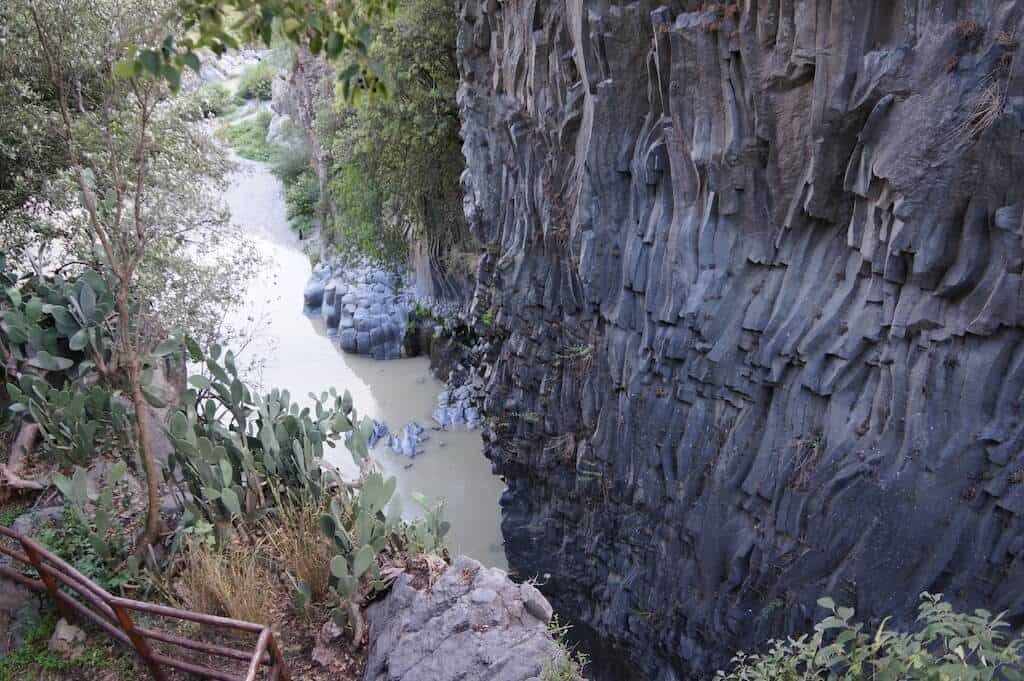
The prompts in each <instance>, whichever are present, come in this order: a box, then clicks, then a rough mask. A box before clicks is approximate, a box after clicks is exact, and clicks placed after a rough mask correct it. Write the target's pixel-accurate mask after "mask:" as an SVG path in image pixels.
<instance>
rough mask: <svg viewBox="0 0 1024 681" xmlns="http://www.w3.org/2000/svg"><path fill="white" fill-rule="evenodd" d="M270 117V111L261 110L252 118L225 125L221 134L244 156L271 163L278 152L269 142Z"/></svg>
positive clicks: (252, 159)
mask: <svg viewBox="0 0 1024 681" xmlns="http://www.w3.org/2000/svg"><path fill="white" fill-rule="evenodd" d="M270 117H271V115H270V112H269V111H261V112H259V113H258V114H256V115H255V116H254V117H252V118H247V119H245V120H243V121H241V122H239V123H235V124H234V125H226V126H224V127H223V128H221V129H220V135H221V137H222V138H223V139H224V141H226V142H227V143H228V144H230V145H231V148H232V149H234V150H235V152H237V153H238V155H239V156H241V157H242V158H247V159H249V160H250V161H263V162H264V163H269V162H270V161H273V160H274V158H275V156H276V154H277V149H276V148H275V147H274V146H273V145H272V144H267V128H269V127H270Z"/></svg>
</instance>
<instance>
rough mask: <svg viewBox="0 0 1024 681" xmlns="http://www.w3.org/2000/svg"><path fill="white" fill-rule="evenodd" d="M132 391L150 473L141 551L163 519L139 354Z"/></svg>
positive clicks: (134, 361) (139, 437)
mask: <svg viewBox="0 0 1024 681" xmlns="http://www.w3.org/2000/svg"><path fill="white" fill-rule="evenodd" d="M131 364H132V370H131V379H130V380H131V390H132V403H133V404H134V405H135V435H136V441H137V442H138V443H139V458H140V459H142V468H143V470H144V471H145V473H146V498H147V499H146V503H147V506H148V508H147V510H146V529H145V531H144V532H143V533H142V537H140V539H139V545H138V546H137V547H136V550H137V551H144V550H145V549H146V547H149V546H152V545H154V544H156V541H157V539H159V537H160V530H161V528H162V521H161V519H160V465H159V464H158V463H157V460H156V456H155V455H154V454H153V442H152V440H151V439H150V436H149V417H150V415H149V410H148V409H146V398H145V396H143V394H142V376H141V372H140V371H139V361H138V358H137V357H133V358H132V362H131Z"/></svg>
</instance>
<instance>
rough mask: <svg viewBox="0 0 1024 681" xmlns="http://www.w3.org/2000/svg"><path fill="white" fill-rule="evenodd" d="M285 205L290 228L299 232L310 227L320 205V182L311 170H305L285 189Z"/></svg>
mask: <svg viewBox="0 0 1024 681" xmlns="http://www.w3.org/2000/svg"><path fill="white" fill-rule="evenodd" d="M285 203H286V204H287V207H288V220H289V221H290V223H291V225H292V227H294V228H295V229H296V230H299V231H300V232H305V231H306V230H308V229H310V228H311V227H312V225H313V218H314V217H315V216H316V208H317V205H319V203H320V181H319V180H318V179H317V177H316V175H315V174H314V173H313V171H312V170H306V171H305V172H303V173H302V174H300V175H299V176H298V177H297V178H296V179H295V180H294V181H293V182H292V183H291V184H289V185H288V186H287V187H286V189H285Z"/></svg>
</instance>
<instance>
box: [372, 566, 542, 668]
mask: <svg viewBox="0 0 1024 681" xmlns="http://www.w3.org/2000/svg"><path fill="white" fill-rule="evenodd" d="M551 614H552V612H551V605H550V604H549V603H548V602H547V600H546V599H545V598H544V596H543V595H541V593H540V592H539V591H537V589H536V588H534V587H533V586H531V585H529V584H516V583H514V582H512V581H511V580H510V579H509V578H508V577H507V576H506V575H505V573H504V572H502V571H501V570H498V569H496V568H485V567H483V566H482V565H481V564H480V563H478V562H477V561H475V560H473V559H472V558H467V557H465V556H460V557H458V558H457V559H456V560H455V562H454V563H453V564H452V566H451V567H449V568H448V569H447V570H446V571H445V572H444V573H443V574H441V575H440V576H439V577H437V581H436V582H434V583H433V584H419V585H416V584H414V580H413V579H412V578H410V576H409V575H408V574H406V575H402V576H400V577H399V578H398V580H397V581H396V583H395V585H394V586H393V587H392V590H391V592H390V593H389V594H388V595H387V596H386V597H385V598H384V599H383V600H382V601H381V602H380V603H377V604H374V605H372V606H370V608H369V609H368V610H367V620H368V622H369V625H370V626H369V641H370V646H369V654H368V656H367V662H366V671H365V673H364V675H363V679H364V681H537V680H538V679H539V678H540V674H541V672H542V670H543V668H544V665H545V663H547V662H548V661H549V660H552V659H553V658H555V657H556V656H558V655H559V649H558V647H557V646H556V645H555V643H554V641H553V640H552V639H551V636H550V634H549V633H548V630H547V624H548V622H549V620H550V619H551Z"/></svg>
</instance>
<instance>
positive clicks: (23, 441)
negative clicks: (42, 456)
mask: <svg viewBox="0 0 1024 681" xmlns="http://www.w3.org/2000/svg"><path fill="white" fill-rule="evenodd" d="M38 439H39V425H38V424H35V423H23V424H22V425H21V428H20V429H19V430H18V435H17V437H15V438H14V443H13V444H12V445H11V452H10V456H8V458H7V464H6V465H5V464H0V502H2V501H6V500H7V499H8V498H9V497H10V496H11V495H12V494H13V492H12V490H13V491H15V492H16V491H25V490H32V491H40V490H44V489H46V488H47V486H48V485H46V484H45V483H42V482H39V481H38V480H29V479H26V478H23V477H21V471H22V468H24V467H25V459H26V458H27V457H28V455H29V454H30V453H32V450H34V449H35V447H36V440H38Z"/></svg>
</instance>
